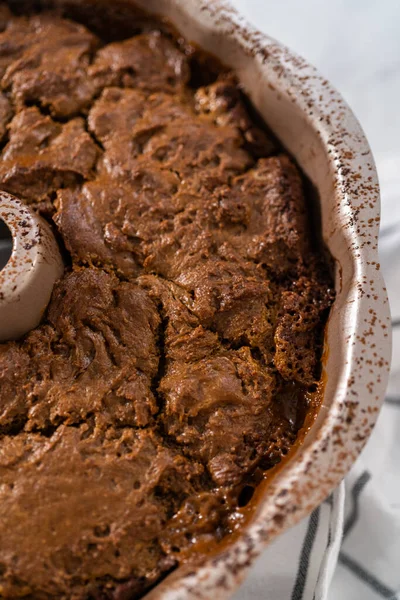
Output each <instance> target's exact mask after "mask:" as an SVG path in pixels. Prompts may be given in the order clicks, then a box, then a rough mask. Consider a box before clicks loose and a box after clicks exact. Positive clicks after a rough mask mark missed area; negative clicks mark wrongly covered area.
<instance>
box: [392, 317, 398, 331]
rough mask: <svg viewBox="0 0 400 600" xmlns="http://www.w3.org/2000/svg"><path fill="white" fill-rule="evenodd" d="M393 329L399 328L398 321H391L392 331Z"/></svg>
mask: <svg viewBox="0 0 400 600" xmlns="http://www.w3.org/2000/svg"><path fill="white" fill-rule="evenodd" d="M395 327H400V319H393V320H392V329H394V328H395Z"/></svg>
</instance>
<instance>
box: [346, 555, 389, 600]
mask: <svg viewBox="0 0 400 600" xmlns="http://www.w3.org/2000/svg"><path fill="white" fill-rule="evenodd" d="M339 562H340V563H341V564H342V565H343V566H345V567H347V568H348V569H349V570H350V571H351V572H352V573H353V575H355V576H356V577H358V579H361V581H363V582H364V583H365V584H366V585H368V586H369V587H370V588H371V589H373V590H374V591H375V592H376V593H377V594H379V595H380V596H382V598H389V599H390V598H393V596H395V595H396V592H395V591H394V590H392V589H390V588H389V587H387V586H386V585H385V584H384V583H382V582H381V581H379V579H377V578H376V577H375V576H374V575H372V573H370V572H369V571H367V570H366V569H364V567H362V566H361V565H360V564H359V563H358V562H356V561H355V560H353V559H352V558H351V557H350V556H348V554H345V552H341V553H340V554H339Z"/></svg>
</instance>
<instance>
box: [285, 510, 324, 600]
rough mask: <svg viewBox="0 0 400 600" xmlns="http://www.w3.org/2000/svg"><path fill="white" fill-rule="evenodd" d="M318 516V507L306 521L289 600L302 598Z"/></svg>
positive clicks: (300, 599)
mask: <svg viewBox="0 0 400 600" xmlns="http://www.w3.org/2000/svg"><path fill="white" fill-rule="evenodd" d="M319 516H320V507H319V506H318V508H316V509H315V510H314V511H313V513H312V514H311V516H310V519H309V521H308V528H307V533H306V537H305V538H304V542H303V547H302V549H301V554H300V562H299V567H298V570H297V577H296V581H295V583H294V587H293V592H292V598H291V600H302V598H303V593H304V588H305V586H306V581H307V573H308V566H309V564H310V556H311V551H312V547H313V544H314V540H315V536H316V535H317V530H318V523H319Z"/></svg>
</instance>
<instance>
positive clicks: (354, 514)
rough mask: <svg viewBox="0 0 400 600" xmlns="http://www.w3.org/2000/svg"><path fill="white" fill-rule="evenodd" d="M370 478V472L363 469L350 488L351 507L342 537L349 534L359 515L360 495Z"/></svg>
mask: <svg viewBox="0 0 400 600" xmlns="http://www.w3.org/2000/svg"><path fill="white" fill-rule="evenodd" d="M370 479H371V473H369V472H368V471H364V472H363V473H361V475H360V476H359V477H358V479H357V480H356V482H355V483H354V485H353V488H352V490H351V500H352V508H351V511H350V514H349V516H348V517H347V519H346V522H345V524H344V528H343V539H344V538H345V537H346V536H348V535H349V533H350V531H351V530H352V529H353V527H354V525H355V524H356V523H357V521H358V518H359V516H360V504H359V500H360V495H361V492H362V491H363V489H364V487H365V486H366V485H367V483H368V481H369V480H370Z"/></svg>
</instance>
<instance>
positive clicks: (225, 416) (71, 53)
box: [0, 5, 333, 600]
mask: <svg viewBox="0 0 400 600" xmlns="http://www.w3.org/2000/svg"><path fill="white" fill-rule="evenodd" d="M0 23H1V29H2V32H1V33H0V77H1V94H0V136H1V139H2V150H1V161H0V185H1V188H2V189H4V190H6V191H9V192H11V193H14V194H16V195H17V196H19V197H20V198H21V199H24V200H25V201H26V202H27V203H29V204H31V205H33V206H34V207H35V209H37V210H38V211H40V212H41V214H42V215H44V216H45V217H46V218H47V219H48V220H49V221H50V222H51V223H52V224H53V227H54V230H55V232H57V235H58V239H59V241H60V244H62V247H63V248H65V258H66V269H65V275H64V277H63V279H62V280H61V281H60V282H59V283H58V284H57V285H56V287H55V289H54V293H53V297H52V300H51V303H50V305H49V307H48V310H47V313H46V315H45V318H44V319H43V322H42V324H41V325H40V326H39V327H38V328H37V329H36V330H34V331H32V332H31V333H29V334H28V335H27V336H25V338H24V339H22V340H20V341H18V342H9V343H6V344H1V345H0V596H1V597H3V598H21V597H26V598H32V599H34V600H48V599H52V598H59V599H70V598H71V599H74V600H83V599H87V600H89V599H94V598H96V599H98V600H100V599H114V600H123V599H128V598H129V599H130V598H138V597H140V596H141V595H142V594H143V593H144V592H145V591H146V590H147V589H148V588H149V587H150V586H152V585H154V584H155V583H156V582H157V581H158V580H159V579H160V578H161V577H162V576H163V575H165V574H166V573H167V572H169V571H170V570H171V569H172V568H174V567H176V566H177V565H178V564H179V562H180V561H181V560H183V559H184V558H185V556H187V555H188V553H189V552H195V550H196V546H197V545H199V544H203V545H204V543H208V542H215V541H218V540H220V539H222V538H223V537H224V536H225V535H227V534H228V533H229V532H231V531H233V530H234V529H235V527H237V526H238V525H237V524H238V523H239V525H240V518H239V516H240V509H241V507H242V506H243V505H244V504H245V503H246V502H247V500H248V497H247V496H248V490H249V489H251V488H249V486H254V485H255V484H256V482H257V481H259V480H260V478H262V476H263V473H265V472H266V471H267V470H268V469H269V468H271V467H272V466H274V465H275V464H277V463H278V462H279V461H280V460H281V458H282V457H283V456H284V455H285V454H287V452H288V450H289V448H290V447H291V445H292V444H293V442H294V441H295V440H296V436H297V433H298V431H299V429H300V428H301V426H302V424H303V421H304V416H305V414H306V412H307V398H308V397H309V393H310V392H312V391H313V390H315V386H316V384H317V382H318V379H319V377H320V359H321V345H322V335H323V327H324V323H325V319H326V316H327V310H328V309H329V306H330V304H331V302H332V300H333V292H332V290H331V289H330V285H331V283H330V277H329V275H328V274H327V273H328V270H327V268H326V264H325V262H324V260H323V259H322V258H321V257H322V252H321V250H320V249H318V248H317V245H316V244H315V243H314V241H313V240H315V238H316V237H318V236H317V233H316V232H315V231H313V229H312V226H311V225H310V220H309V210H308V208H307V205H306V201H305V196H304V192H303V184H302V179H301V177H300V175H299V172H298V170H297V168H296V166H295V165H294V164H293V162H292V161H291V159H290V158H289V157H288V156H287V155H286V154H285V153H283V152H282V151H281V150H280V149H279V147H278V145H277V144H276V143H275V141H273V140H272V139H271V138H270V136H269V135H268V134H267V133H265V132H264V130H263V129H261V128H259V127H257V126H255V125H254V123H253V120H252V118H251V117H250V116H249V113H248V111H247V109H246V108H245V106H246V103H245V101H244V99H243V97H242V93H241V91H240V88H239V86H238V85H237V83H236V81H235V79H234V78H233V77H232V76H231V75H230V74H227V73H225V72H221V74H220V76H219V77H218V78H217V79H216V80H215V81H214V82H212V83H210V85H207V86H200V87H199V86H196V85H194V84H193V81H192V77H191V73H192V69H193V68H194V67H193V60H192V58H191V55H190V53H188V52H187V51H186V52H184V51H183V50H182V49H180V48H179V46H178V45H177V43H176V42H175V41H174V40H173V39H172V38H171V37H170V36H168V35H166V34H164V33H162V32H161V31H160V30H159V29H157V25H154V24H153V26H152V27H147V28H146V30H144V31H142V32H141V33H138V34H137V35H135V36H134V37H132V38H130V39H124V40H122V41H116V42H111V43H108V44H106V43H105V42H103V41H102V40H100V39H99V38H98V37H96V35H95V34H93V33H91V32H90V31H89V30H88V29H87V28H85V27H84V26H83V25H80V24H77V23H75V22H73V21H70V20H66V19H63V18H61V17H59V16H57V15H55V14H51V13H47V14H46V13H41V14H38V15H33V16H15V15H12V14H11V13H10V12H9V11H8V9H7V8H6V7H5V6H4V5H3V6H1V8H0ZM243 490H247V491H246V493H245V494H244V493H243Z"/></svg>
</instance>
